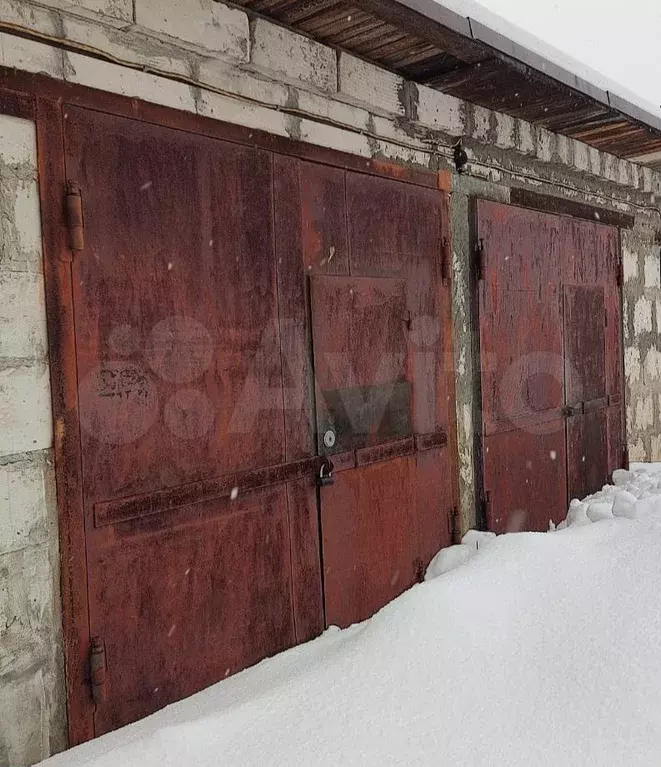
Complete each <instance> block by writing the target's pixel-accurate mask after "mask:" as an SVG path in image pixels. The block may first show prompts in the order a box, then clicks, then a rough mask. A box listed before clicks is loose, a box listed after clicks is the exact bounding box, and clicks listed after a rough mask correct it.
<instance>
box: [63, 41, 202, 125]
mask: <svg viewBox="0 0 661 767" xmlns="http://www.w3.org/2000/svg"><path fill="white" fill-rule="evenodd" d="M65 55H66V61H67V67H66V72H67V73H66V79H67V81H68V82H72V83H79V84H80V85H88V86H89V87H91V88H100V89H101V90H105V91H110V93H119V94H121V95H122V96H130V97H132V98H137V99H142V100H143V101H148V102H151V103H152V104H161V105H163V106H166V107H172V108H173V109H181V110H183V111H186V112H194V111H195V100H194V98H193V93H192V90H191V88H190V87H189V86H188V85H186V84H184V83H178V82H174V81H172V80H167V79H166V78H164V77H158V76H157V75H152V74H149V73H147V72H138V71H136V70H135V69H127V68H126V67H121V66H117V65H116V64H109V63H108V62H106V61H99V60H98V59H90V58H89V57H88V56H81V55H80V54H78V53H67V54H65Z"/></svg>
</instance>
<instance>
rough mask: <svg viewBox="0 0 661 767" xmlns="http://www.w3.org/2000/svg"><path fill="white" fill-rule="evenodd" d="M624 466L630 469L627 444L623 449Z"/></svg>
mask: <svg viewBox="0 0 661 767" xmlns="http://www.w3.org/2000/svg"><path fill="white" fill-rule="evenodd" d="M622 468H623V469H626V470H627V471H629V448H628V446H627V445H625V446H624V448H623V449H622Z"/></svg>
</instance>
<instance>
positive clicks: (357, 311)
mask: <svg viewBox="0 0 661 767" xmlns="http://www.w3.org/2000/svg"><path fill="white" fill-rule="evenodd" d="M405 294H406V286H405V283H404V281H403V280H395V279H388V278H369V277H321V276H317V277H312V278H311V301H312V335H313V345H314V361H315V377H316V387H317V426H318V431H319V437H320V450H322V452H328V451H329V449H330V451H331V452H342V451H344V450H349V449H354V448H358V447H363V446H365V445H368V444H375V443H378V442H384V441H389V440H392V439H395V438H397V437H401V436H405V435H407V434H409V433H410V431H411V417H410V409H411V408H410V385H409V383H408V382H407V380H406V374H407V356H408V341H407V319H408V318H407V312H406V295H405ZM328 430H332V431H333V432H334V433H335V442H334V445H332V446H330V448H329V446H324V444H323V436H324V434H325V433H326V432H327V431H328Z"/></svg>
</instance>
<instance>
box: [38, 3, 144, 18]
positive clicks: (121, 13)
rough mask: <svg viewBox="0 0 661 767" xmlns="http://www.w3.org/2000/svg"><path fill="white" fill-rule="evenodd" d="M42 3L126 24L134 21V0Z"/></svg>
mask: <svg viewBox="0 0 661 767" xmlns="http://www.w3.org/2000/svg"><path fill="white" fill-rule="evenodd" d="M39 2H40V4H41V5H49V6H51V7H52V8H60V9H62V10H66V11H70V12H71V13H81V14H83V15H86V16H89V17H92V16H94V15H97V14H100V15H101V16H105V17H108V18H109V19H115V20H118V21H121V22H123V23H124V24H126V23H127V22H128V23H130V22H132V21H133V0H39Z"/></svg>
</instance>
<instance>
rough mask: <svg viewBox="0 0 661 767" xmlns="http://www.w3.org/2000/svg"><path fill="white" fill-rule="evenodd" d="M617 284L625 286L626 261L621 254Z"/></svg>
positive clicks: (618, 263)
mask: <svg viewBox="0 0 661 767" xmlns="http://www.w3.org/2000/svg"><path fill="white" fill-rule="evenodd" d="M617 285H618V287H619V288H621V287H623V286H624V261H623V260H622V256H620V258H619V259H618V262H617Z"/></svg>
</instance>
